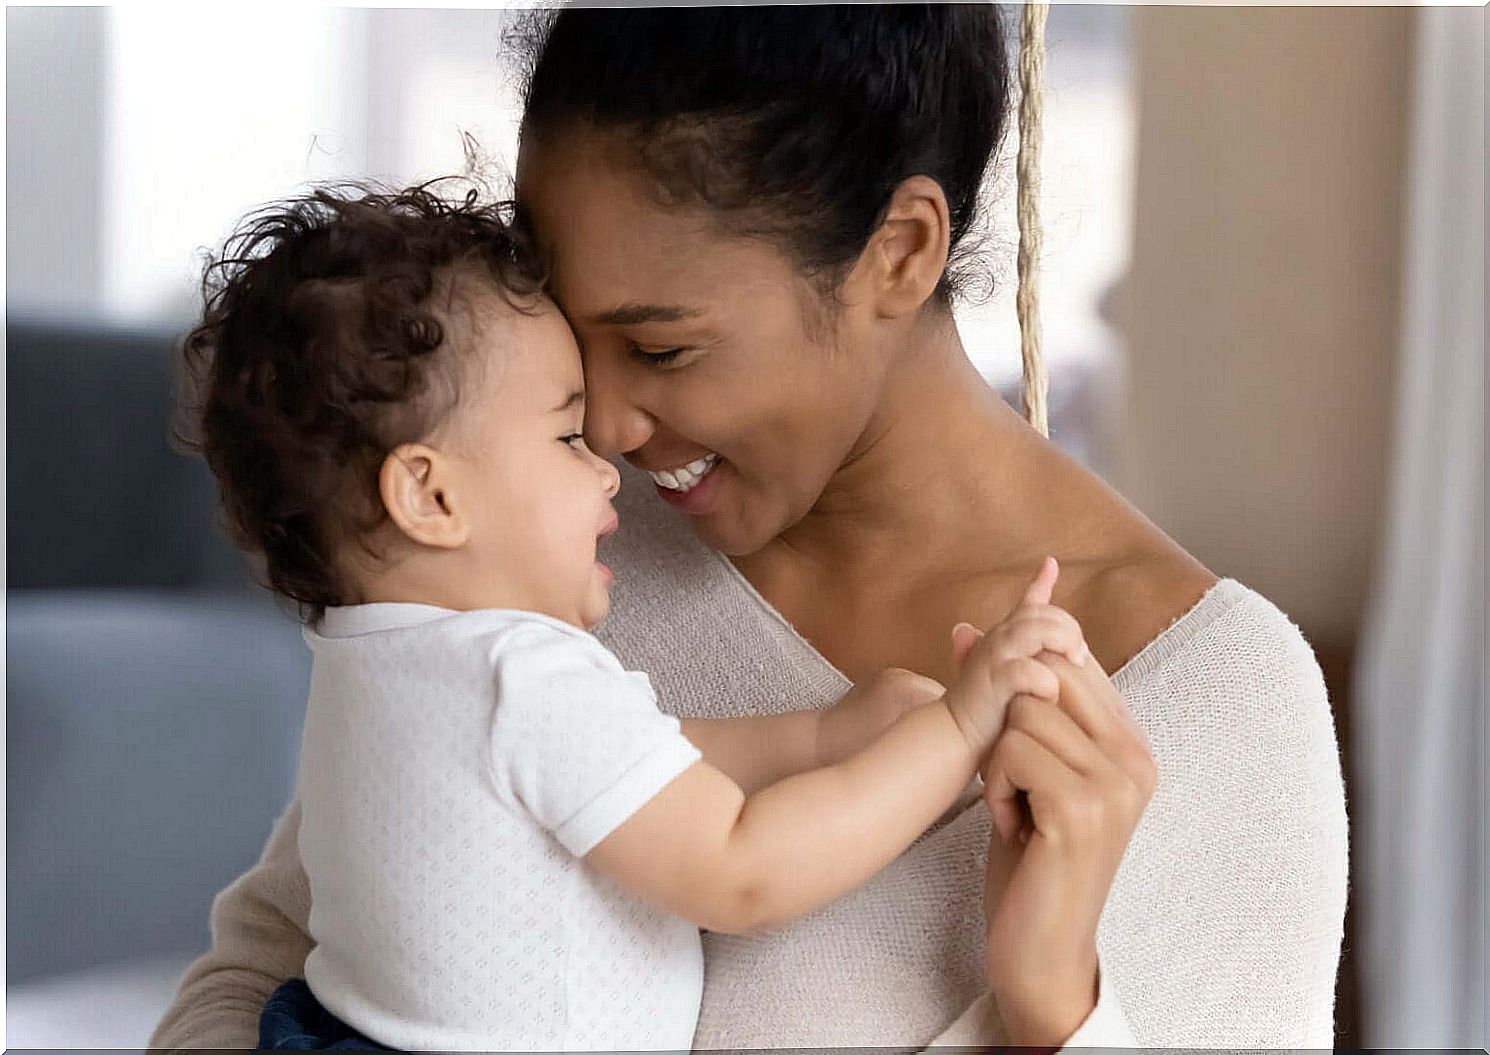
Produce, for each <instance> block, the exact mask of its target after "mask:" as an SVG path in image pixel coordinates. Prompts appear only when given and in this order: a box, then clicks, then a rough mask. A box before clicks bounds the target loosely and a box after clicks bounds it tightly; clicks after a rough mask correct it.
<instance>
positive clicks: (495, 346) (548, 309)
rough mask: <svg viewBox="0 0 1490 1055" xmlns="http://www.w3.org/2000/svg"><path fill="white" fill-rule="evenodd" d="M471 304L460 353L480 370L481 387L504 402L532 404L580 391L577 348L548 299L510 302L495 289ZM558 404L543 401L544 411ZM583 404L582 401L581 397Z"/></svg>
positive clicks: (582, 380)
mask: <svg viewBox="0 0 1490 1055" xmlns="http://www.w3.org/2000/svg"><path fill="white" fill-rule="evenodd" d="M491 293H492V295H491V296H490V297H483V298H482V300H483V303H482V304H481V305H480V306H479V307H478V306H475V305H473V312H472V317H471V321H472V324H473V325H472V327H471V329H470V331H469V332H468V334H466V336H467V338H468V340H467V341H466V342H462V343H467V344H468V347H466V348H465V349H463V352H464V353H465V354H466V355H467V356H468V357H470V358H471V359H472V360H473V362H472V365H473V366H476V367H478V368H479V369H480V374H481V375H482V377H483V379H484V382H485V383H484V386H483V387H488V390H489V392H490V394H491V395H494V396H497V397H498V398H502V399H503V401H504V402H516V403H518V404H520V405H524V406H530V405H532V404H533V402H534V400H535V399H536V400H539V401H543V400H550V399H555V398H557V399H560V400H561V402H567V401H568V399H569V397H570V395H571V394H573V393H575V392H581V393H582V392H583V389H584V371H583V369H582V367H581V364H580V356H579V347H578V345H577V344H576V343H575V339H574V333H573V331H571V330H570V328H569V324H568V322H567V321H566V320H565V319H564V316H563V314H562V313H561V312H560V311H559V309H558V308H557V307H556V306H555V305H554V303H553V302H552V301H550V300H549V299H548V298H546V297H543V298H536V299H531V300H527V301H524V302H521V303H513V302H512V301H510V300H509V299H507V298H505V297H502V296H501V295H500V292H499V291H495V290H493V291H491ZM556 405H558V404H553V405H549V404H545V406H547V407H548V409H552V406H556ZM581 406H582V400H581Z"/></svg>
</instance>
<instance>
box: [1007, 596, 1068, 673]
mask: <svg viewBox="0 0 1490 1055" xmlns="http://www.w3.org/2000/svg"><path fill="white" fill-rule="evenodd" d="M992 647H993V648H994V649H995V650H996V655H997V656H998V657H999V658H1000V659H1012V658H1013V657H1015V656H1038V655H1039V654H1040V653H1041V652H1056V653H1059V654H1060V655H1062V656H1065V657H1066V658H1067V659H1068V660H1070V661H1071V662H1072V663H1073V664H1074V665H1076V666H1078V667H1079V666H1081V665H1083V664H1084V663H1085V662H1086V660H1087V657H1088V656H1089V655H1090V654H1091V653H1090V652H1089V650H1088V649H1087V645H1086V638H1085V637H1084V636H1083V634H1082V632H1081V624H1080V623H1078V622H1077V621H1076V617H1075V616H1073V615H1072V614H1071V613H1070V612H1068V611H1066V610H1065V609H1064V608H1056V607H1055V606H1054V605H1042V606H1040V607H1032V608H1022V609H1020V610H1019V611H1018V612H1016V613H1015V614H1014V615H1012V616H1010V617H1009V618H1008V619H1007V620H1006V621H1005V622H1003V623H1002V624H1000V625H999V627H998V629H997V630H996V631H995V641H994V643H993V645H992Z"/></svg>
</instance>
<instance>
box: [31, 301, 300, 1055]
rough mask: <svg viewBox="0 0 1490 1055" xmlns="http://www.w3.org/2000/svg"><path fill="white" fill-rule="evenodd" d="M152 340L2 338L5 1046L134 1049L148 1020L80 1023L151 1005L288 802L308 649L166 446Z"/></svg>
mask: <svg viewBox="0 0 1490 1055" xmlns="http://www.w3.org/2000/svg"><path fill="white" fill-rule="evenodd" d="M172 348H173V338H172V337H171V336H170V335H166V334H155V333H127V332H119V331H117V330H111V329H105V328H102V327H96V326H89V325H86V324H76V323H73V324H66V325H59V324H55V323H50V322H43V321H27V320H16V319H9V320H7V323H6V360H7V364H6V380H7V405H6V413H7V451H8V454H7V459H8V461H7V486H6V503H7V539H6V542H7V586H8V589H7V594H6V697H7V708H6V713H7V728H6V737H7V767H6V798H7V815H6V827H7V832H8V850H9V852H8V854H7V860H6V885H7V892H8V897H7V904H6V930H7V938H8V941H7V945H6V972H7V985H8V987H9V993H8V995H9V998H10V999H9V1012H10V1013H9V1019H10V1027H11V1028H10V1036H9V1037H8V1042H9V1043H10V1044H11V1045H23V1046H49V1047H51V1046H56V1047H62V1046H80V1045H82V1044H85V1043H95V1044H99V1045H108V1046H129V1045H134V1044H139V1043H142V1042H143V1041H144V1039H145V1037H144V1036H143V1035H142V1034H140V1032H139V1031H140V1029H141V1028H142V1024H143V1023H146V1022H148V1021H149V1020H151V1019H152V1018H153V1015H154V1014H156V1013H157V1012H158V1008H155V1007H136V1008H133V1009H132V1010H131V1009H129V1008H125V1009H120V1008H118V1007H116V1008H115V1009H114V1011H113V1012H112V1013H109V1014H107V1015H106V1017H105V1018H104V1019H102V1020H99V1021H96V1022H95V1023H94V1026H91V1027H89V1029H91V1030H92V1031H91V1032H90V1031H89V1029H85V1030H82V1031H81V1032H80V1026H79V1023H80V1021H84V1020H86V1021H89V1022H92V1021H93V1019H94V1018H97V1017H98V1015H99V1006H100V1004H99V999H98V998H99V996H100V994H103V993H104V992H105V991H106V990H108V987H109V986H110V985H112V986H113V990H120V987H121V985H122V986H123V991H127V992H133V991H134V989H140V988H142V987H143V990H144V991H148V992H149V993H151V994H153V995H152V996H151V997H150V999H152V1000H155V1001H158V1000H160V999H161V998H162V996H163V995H164V993H165V992H168V991H169V987H168V986H167V985H163V984H162V981H161V980H160V979H159V978H149V979H145V978H144V977H143V976H144V975H145V974H149V972H152V971H153V972H155V973H156V974H157V975H158V974H160V973H161V972H163V971H164V972H166V973H168V974H170V975H174V973H175V972H176V971H177V970H178V969H179V965H180V964H181V963H184V962H185V961H186V960H187V959H188V958H189V957H190V956H191V955H193V954H194V953H197V952H200V951H201V950H202V949H203V948H205V947H206V945H207V942H208V930H207V916H208V909H209V907H210V904H211V900H212V897H213V895H214V894H215V893H216V892H217V891H218V890H220V889H221V888H222V887H223V886H225V885H226V884H227V883H228V882H229V881H231V880H232V878H233V877H234V876H236V875H238V874H239V873H240V872H242V871H243V870H244V869H245V868H247V867H248V866H249V865H251V864H252V863H253V861H254V860H255V858H256V857H257V855H258V852H259V850H260V848H261V847H262V845H263V841H264V838H265V836H266V835H267V834H268V831H269V828H270V826H271V824H272V823H273V820H274V818H275V817H276V816H277V815H278V814H279V812H280V811H281V810H282V809H283V808H284V805H285V803H286V802H287V801H288V799H289V797H290V795H291V793H292V790H293V781H294V772H295V765H296V748H297V745H298V740H299V732H300V722H301V714H302V709H303V706H304V698H305V688H306V680H307V677H308V673H309V653H308V651H307V650H306V648H305V645H304V643H303V642H302V641H301V640H300V635H299V628H298V626H297V625H296V624H295V622H294V620H293V619H292V618H291V617H290V616H289V615H287V614H286V613H285V612H283V611H281V610H280V609H279V608H277V607H276V605H275V604H274V603H273V602H272V601H271V599H270V598H269V597H268V595H267V594H266V593H265V592H264V591H262V590H261V589H259V588H258V587H256V586H254V585H253V584H252V583H250V582H249V580H248V576H247V574H246V572H245V571H244V566H243V564H242V562H241V561H240V560H239V558H238V556H237V554H236V553H234V552H233V551H232V549H231V548H230V547H229V546H228V545H227V543H226V542H225V541H224V540H223V538H222V536H221V534H220V532H218V531H217V530H216V529H215V527H214V526H213V524H214V516H213V508H212V503H213V486H212V480H211V477H210V475H209V474H208V473H207V472H206V469H205V467H204V466H203V465H202V464H200V462H199V460H197V459H194V458H190V457H187V456H184V455H182V454H179V453H176V452H175V451H174V450H172V449H171V447H170V445H169V443H168V433H169V425H170V419H171V412H172V400H173V391H172V389H173V386H172V377H173V370H172ZM135 965H138V967H137V968H136V966H135ZM162 965H165V966H162ZM90 978H96V979H105V980H111V981H106V982H105V983H98V984H93V983H90V981H89V979H90ZM121 980H123V981H121ZM131 986H134V989H132V988H131ZM58 992H67V993H71V994H73V998H71V999H69V1000H59V999H58V998H57V993H58ZM104 1006H107V1001H105V1002H104ZM90 1016H93V1017H92V1018H90ZM53 1020H55V1023H53ZM18 1022H19V1025H20V1027H21V1028H22V1029H23V1031H24V1032H23V1033H21V1034H19V1035H18V1034H17V1032H16V1030H17V1027H18ZM53 1025H55V1029H53V1028H52V1026H53Z"/></svg>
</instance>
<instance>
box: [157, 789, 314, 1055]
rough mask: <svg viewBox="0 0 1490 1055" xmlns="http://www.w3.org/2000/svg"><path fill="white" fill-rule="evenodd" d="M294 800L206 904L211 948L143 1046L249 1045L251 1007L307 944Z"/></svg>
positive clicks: (258, 1006)
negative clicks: (245, 864) (244, 867)
mask: <svg viewBox="0 0 1490 1055" xmlns="http://www.w3.org/2000/svg"><path fill="white" fill-rule="evenodd" d="M299 831H300V803H299V800H296V801H294V802H291V803H290V806H289V808H288V809H287V810H286V811H285V814H284V816H282V817H281V818H280V819H279V822H278V823H277V824H275V826H274V830H273V831H272V832H271V833H270V835H269V841H268V842H267V843H266V844H265V846H264V852H263V854H262V855H261V856H260V857H259V862H258V864H256V865H254V867H253V868H251V869H249V870H248V871H247V872H245V873H244V874H243V875H241V876H239V877H238V879H237V880H235V881H234V882H233V884H232V885H231V886H229V887H228V888H227V889H226V890H224V891H223V892H222V893H220V894H218V895H217V897H216V898H215V899H214V900H213V902H212V948H211V949H210V950H208V951H207V952H206V953H205V954H204V955H203V956H202V957H200V958H199V959H198V960H197V961H196V962H195V963H193V964H192V965H191V966H190V967H189V968H187V970H186V974H185V975H184V976H183V978H182V980H181V985H180V987H179V989H178V990H177V992H176V998H175V1000H173V1001H172V1003H171V1006H170V1007H169V1008H168V1009H167V1011H166V1013H165V1017H164V1018H162V1019H161V1021H160V1024H159V1025H158V1026H156V1027H155V1032H154V1033H153V1034H152V1035H151V1037H150V1047H151V1048H167V1049H182V1048H253V1047H257V1045H258V1040H259V1012H260V1011H261V1010H262V1009H263V1006H264V1001H265V1000H267V999H268V998H269V994H270V993H271V992H273V991H274V989H275V987H276V986H278V985H279V984H280V983H281V982H283V981H284V980H285V979H287V978H294V977H298V976H300V975H302V974H303V973H304V968H305V957H306V956H307V955H308V954H309V952H310V948H311V942H310V937H309V936H308V935H307V933H306V929H307V926H308V920H309V918H310V883H309V881H308V880H307V879H306V876H305V869H304V868H303V867H301V864H300V853H299V849H298V846H297V838H298V834H299Z"/></svg>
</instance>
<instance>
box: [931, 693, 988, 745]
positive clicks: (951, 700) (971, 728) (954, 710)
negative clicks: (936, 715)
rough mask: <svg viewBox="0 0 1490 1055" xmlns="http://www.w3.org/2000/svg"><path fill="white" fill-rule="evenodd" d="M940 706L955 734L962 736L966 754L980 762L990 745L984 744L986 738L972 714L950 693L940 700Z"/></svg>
mask: <svg viewBox="0 0 1490 1055" xmlns="http://www.w3.org/2000/svg"><path fill="white" fill-rule="evenodd" d="M941 705H942V706H943V707H945V708H946V710H947V714H948V715H950V716H951V718H952V722H953V724H955V725H956V726H957V732H958V733H959V734H960V735H961V736H962V742H963V745H964V746H965V747H966V748H967V750H968V752H969V753H970V754H971V755H972V757H973V758H974V759H975V760H981V759H982V758H983V755H984V754H986V753H987V750H988V748H989V747H990V746H991V745H990V744H987V743H984V740H985V739H986V738H985V737H984V735H983V732H982V730H981V729H980V728H979V727H978V723H977V722H976V721H975V720H974V719H973V716H972V714H970V713H968V709H967V708H966V707H965V706H963V705H962V702H961V700H959V699H958V698H956V697H954V696H953V695H952V694H951V693H948V694H947V695H946V696H944V697H943V698H942V700H941Z"/></svg>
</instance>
